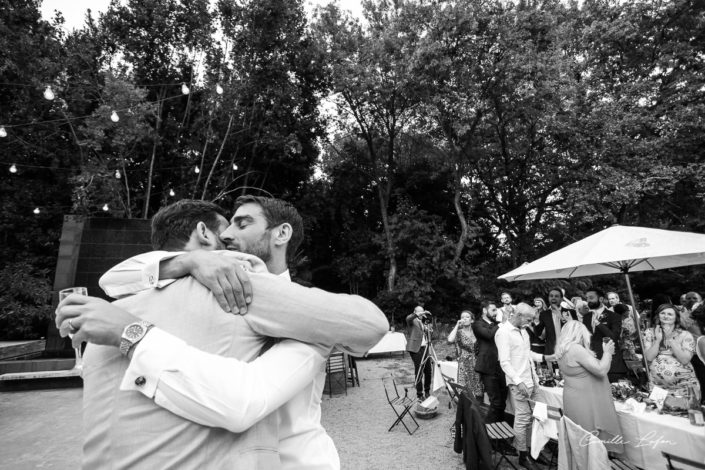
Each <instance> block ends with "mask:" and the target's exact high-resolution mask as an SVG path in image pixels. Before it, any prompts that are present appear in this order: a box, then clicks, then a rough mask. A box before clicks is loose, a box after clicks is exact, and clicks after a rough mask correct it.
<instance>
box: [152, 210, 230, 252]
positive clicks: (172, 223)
mask: <svg viewBox="0 0 705 470" xmlns="http://www.w3.org/2000/svg"><path fill="white" fill-rule="evenodd" d="M218 216H222V217H224V218H225V219H227V215H226V214H225V211H224V210H223V208H222V207H220V206H219V205H217V204H214V203H212V202H207V201H196V200H193V199H182V200H180V201H176V202H175V203H173V204H169V205H168V206H165V207H162V208H161V209H159V211H158V212H157V213H156V214H154V217H152V248H154V249H155V250H166V251H178V250H181V249H183V248H184V246H185V245H186V244H187V243H188V241H189V239H190V238H191V234H192V233H193V231H194V230H195V229H196V225H197V224H198V222H203V223H204V224H206V227H208V228H209V229H210V230H213V231H216V230H217V229H218Z"/></svg>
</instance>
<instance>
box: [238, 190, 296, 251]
mask: <svg viewBox="0 0 705 470" xmlns="http://www.w3.org/2000/svg"><path fill="white" fill-rule="evenodd" d="M250 203H251V204H257V205H258V206H260V207H261V208H262V214H263V215H264V218H265V219H266V220H267V229H270V228H272V227H276V226H277V225H281V224H283V223H288V224H289V225H291V229H292V233H291V240H289V245H288V246H287V250H286V254H287V257H288V258H292V257H293V256H295V254H296V250H297V249H298V248H299V246H300V245H301V242H302V241H303V240H304V223H303V220H302V219H301V215H299V211H297V210H296V208H295V207H294V206H293V205H292V204H291V203H289V202H286V201H284V200H282V199H276V198H273V197H265V196H254V195H251V194H247V195H245V196H240V197H238V198H237V199H236V200H235V210H237V209H238V207H240V206H242V205H244V204H250Z"/></svg>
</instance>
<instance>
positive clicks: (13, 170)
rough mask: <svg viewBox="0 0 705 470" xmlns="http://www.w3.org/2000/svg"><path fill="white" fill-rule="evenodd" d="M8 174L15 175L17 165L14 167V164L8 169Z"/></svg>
mask: <svg viewBox="0 0 705 470" xmlns="http://www.w3.org/2000/svg"><path fill="white" fill-rule="evenodd" d="M10 173H17V165H15V164H14V163H13V164H12V166H11V167H10Z"/></svg>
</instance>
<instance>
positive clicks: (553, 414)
mask: <svg viewBox="0 0 705 470" xmlns="http://www.w3.org/2000/svg"><path fill="white" fill-rule="evenodd" d="M535 406H536V402H535V401H534V400H529V409H530V410H531V414H532V415H533V414H534V407H535ZM546 408H547V410H548V413H547V415H548V419H552V420H554V421H560V420H561V418H562V417H563V410H562V409H561V408H558V407H556V406H551V405H546ZM534 419H536V418H534ZM546 446H550V447H549V450H550V452H551V460H550V461H549V462H548V468H549V470H550V468H551V467H552V466H553V465H554V463H555V465H556V468H557V467H558V441H557V440H555V439H553V438H551V439H549V440H548V443H547V444H546Z"/></svg>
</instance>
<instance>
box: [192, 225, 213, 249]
mask: <svg viewBox="0 0 705 470" xmlns="http://www.w3.org/2000/svg"><path fill="white" fill-rule="evenodd" d="M195 236H196V241H197V242H198V244H199V245H201V246H210V245H212V244H213V232H211V230H210V229H209V228H208V226H207V225H206V224H205V222H198V223H197V224H196V230H195Z"/></svg>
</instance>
